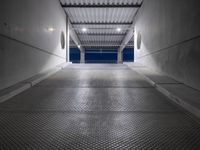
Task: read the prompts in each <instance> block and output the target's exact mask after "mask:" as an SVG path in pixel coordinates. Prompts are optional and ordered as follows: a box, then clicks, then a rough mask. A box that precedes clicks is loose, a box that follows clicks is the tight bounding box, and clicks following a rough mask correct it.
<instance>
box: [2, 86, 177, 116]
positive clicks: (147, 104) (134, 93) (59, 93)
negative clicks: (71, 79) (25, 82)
mask: <svg viewBox="0 0 200 150" xmlns="http://www.w3.org/2000/svg"><path fill="white" fill-rule="evenodd" d="M22 104H23V105H22ZM33 106H34V107H33ZM2 110H4V111H63V112H65V111H66V112H85V111H86V112H90V111H93V112H94V111H95V112H108V111H129V112H132V111H133V112H135V111H136V112H138V111H139V112H177V111H179V110H178V109H177V108H176V107H175V106H173V105H172V104H170V103H169V102H168V99H167V98H166V97H164V96H163V95H161V94H160V93H159V92H157V91H156V90H155V89H153V88H140V89H137V88H135V89H131V88H106V89H105V88H66V89H64V88H56V87H55V88H54V87H52V86H50V88H46V87H36V88H33V89H31V90H29V91H26V92H24V93H23V94H21V95H19V96H16V97H15V98H13V99H11V100H10V101H7V102H5V103H3V104H2V105H0V111H2Z"/></svg>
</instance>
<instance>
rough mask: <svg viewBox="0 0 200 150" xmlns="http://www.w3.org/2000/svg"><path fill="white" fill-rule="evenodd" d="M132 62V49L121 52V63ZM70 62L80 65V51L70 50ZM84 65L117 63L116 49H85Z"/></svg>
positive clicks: (76, 49)
mask: <svg viewBox="0 0 200 150" xmlns="http://www.w3.org/2000/svg"><path fill="white" fill-rule="evenodd" d="M133 61H134V49H133V48H125V49H124V50H123V62H133ZM70 62H72V63H80V50H79V49H78V48H70ZM85 63H117V50H116V49H86V50H85Z"/></svg>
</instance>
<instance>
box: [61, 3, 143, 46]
mask: <svg viewBox="0 0 200 150" xmlns="http://www.w3.org/2000/svg"><path fill="white" fill-rule="evenodd" d="M60 1H61V4H62V5H63V7H64V6H65V7H64V10H65V11H66V13H67V14H68V16H69V18H70V21H71V23H72V26H73V30H74V31H75V32H76V33H77V35H78V37H79V39H80V41H81V44H82V45H83V46H84V47H99V48H101V47H105V46H107V47H108V46H109V47H113V46H114V47H119V46H120V45H121V43H122V41H123V39H124V37H125V36H126V33H127V31H128V30H129V29H130V27H131V25H132V23H133V19H134V16H135V14H136V12H137V10H138V8H137V7H132V6H133V5H141V4H142V1H143V0H60ZM107 5H108V6H109V7H104V6H107ZM118 5H120V7H116V6H118ZM129 5H131V7H128V6H129ZM87 6H90V7H87ZM92 6H95V7H92ZM97 6H101V7H97ZM83 28H86V29H87V31H86V32H83V31H82V29H83ZM117 28H121V31H120V32H119V31H117V30H116V29H117ZM71 43H72V42H71ZM133 43H134V40H133V38H132V40H131V41H130V42H129V43H128V45H133ZM72 45H74V43H72Z"/></svg>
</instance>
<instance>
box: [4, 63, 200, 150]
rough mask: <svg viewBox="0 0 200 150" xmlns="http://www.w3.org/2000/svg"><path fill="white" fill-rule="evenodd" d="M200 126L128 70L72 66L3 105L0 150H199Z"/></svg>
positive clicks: (111, 67) (99, 65)
mask: <svg viewBox="0 0 200 150" xmlns="http://www.w3.org/2000/svg"><path fill="white" fill-rule="evenodd" d="M199 147H200V125H199V123H198V122H197V120H194V119H192V118H191V117H190V116H189V115H187V114H186V113H185V112H183V111H182V110H181V109H180V108H178V107H177V106H175V105H174V104H173V103H171V102H170V100H169V99H168V98H166V97H165V96H163V95H162V94H160V93H159V92H158V91H157V90H156V89H154V87H152V86H151V85H150V84H149V83H148V82H146V81H145V79H144V78H142V77H141V76H140V75H139V74H137V73H136V72H135V71H134V70H131V69H129V68H128V67H127V66H126V65H115V64H113V65H112V64H108V65H106V64H103V65H101V64H96V65H95V64H90V65H86V64H85V65H83V64H82V65H70V66H68V67H67V68H65V69H64V70H62V71H60V72H58V73H56V74H55V75H53V76H51V77H49V78H48V79H46V80H44V81H42V82H41V83H39V84H38V85H36V86H34V87H33V88H31V89H29V90H27V91H25V92H23V93H21V94H20V95H17V96H15V97H13V98H12V99H10V100H8V101H6V102H4V103H2V104H0V149H73V150H74V149H78V150H80V149H83V150H85V149H180V150H183V149H186V150H190V149H199Z"/></svg>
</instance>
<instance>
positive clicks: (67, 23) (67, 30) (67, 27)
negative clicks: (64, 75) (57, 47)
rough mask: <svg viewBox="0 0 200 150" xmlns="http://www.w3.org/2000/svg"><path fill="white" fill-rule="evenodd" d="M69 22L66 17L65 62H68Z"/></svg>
mask: <svg viewBox="0 0 200 150" xmlns="http://www.w3.org/2000/svg"><path fill="white" fill-rule="evenodd" d="M69 24H70V20H69V17H68V16H67V17H66V62H69V61H70V60H69V50H70V45H69V44H70V26H69Z"/></svg>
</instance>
